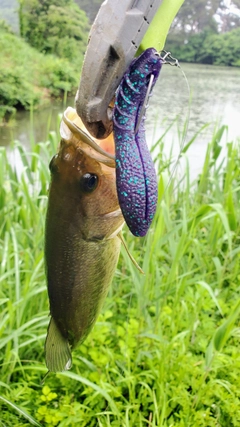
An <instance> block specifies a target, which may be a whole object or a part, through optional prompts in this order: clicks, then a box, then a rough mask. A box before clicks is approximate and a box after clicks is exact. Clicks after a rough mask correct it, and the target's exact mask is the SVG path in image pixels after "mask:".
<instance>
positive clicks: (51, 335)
mask: <svg viewBox="0 0 240 427" xmlns="http://www.w3.org/2000/svg"><path fill="white" fill-rule="evenodd" d="M67 116H68V119H69V117H70V119H69V120H70V121H71V122H72V123H74V121H75V123H78V121H79V118H77V115H76V113H75V110H73V109H70V108H69V109H68V110H67ZM78 125H79V127H83V125H82V123H80V124H79V123H78ZM74 126H75V124H74ZM85 131H86V130H85ZM86 132H87V131H86ZM61 134H62V140H61V144H60V149H59V152H58V154H57V155H56V156H54V157H53V159H52V160H51V162H50V171H51V184H50V189H49V198H48V209H47V217H46V232H45V264H46V276H47V283H48V294H49V301H50V314H51V320H50V323H49V328H48V335H47V338H46V343H45V357H46V365H47V368H48V370H49V371H54V372H57V371H62V370H64V369H69V368H70V367H71V350H72V349H73V348H75V347H76V345H77V344H80V343H82V342H83V341H84V340H85V338H86V337H87V335H88V334H89V332H90V331H91V329H92V327H93V325H94V323H95V322H96V319H97V316H98V314H99V311H100V309H101V307H102V305H103V302H104V300H105V297H106V295H107V292H108V289H109V286H110V284H111V282H112V278H113V275H114V272H115V269H116V265H117V261H118V257H119V251H120V245H121V241H120V239H119V237H118V233H119V232H120V230H121V228H122V226H123V224H124V219H123V216H122V214H121V210H120V208H119V203H118V197H117V191H116V177H115V167H113V164H111V161H110V160H109V159H108V158H107V157H106V158H105V159H104V155H102V154H99V153H97V152H96V151H95V150H94V148H92V147H89V145H88V144H86V143H85V142H83V139H84V138H81V132H80V133H79V132H78V130H77V128H76V131H74V128H73V129H72V130H70V129H69V126H68V125H67V124H66V123H64V122H63V123H62V128H61ZM111 138H112V137H111V136H110V137H109V142H110V145H113V141H112V140H111ZM107 142H108V141H107ZM107 142H106V141H104V142H103V143H104V144H105V146H106V145H107ZM109 162H110V165H108V163H109ZM112 163H114V162H113V161H112Z"/></svg>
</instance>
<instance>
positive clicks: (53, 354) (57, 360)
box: [45, 317, 72, 372]
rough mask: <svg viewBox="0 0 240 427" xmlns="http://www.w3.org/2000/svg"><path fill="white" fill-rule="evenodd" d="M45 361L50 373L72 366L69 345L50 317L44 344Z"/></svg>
mask: <svg viewBox="0 0 240 427" xmlns="http://www.w3.org/2000/svg"><path fill="white" fill-rule="evenodd" d="M45 361H46V365H47V368H48V370H49V371H50V372H61V371H66V370H68V369H70V368H71V366H72V356H71V350H70V347H69V343H68V341H67V339H66V338H64V337H63V336H62V334H61V332H60V331H59V329H58V327H57V325H56V323H55V320H54V319H53V318H52V317H51V320H50V323H49V326H48V332H47V338H46V342H45Z"/></svg>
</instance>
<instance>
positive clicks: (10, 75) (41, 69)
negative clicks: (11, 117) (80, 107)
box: [0, 31, 79, 115]
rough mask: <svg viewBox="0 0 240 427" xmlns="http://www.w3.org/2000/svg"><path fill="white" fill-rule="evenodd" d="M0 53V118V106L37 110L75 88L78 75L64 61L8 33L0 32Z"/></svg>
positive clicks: (2, 109)
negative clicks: (51, 98) (39, 50)
mask: <svg viewBox="0 0 240 427" xmlns="http://www.w3.org/2000/svg"><path fill="white" fill-rule="evenodd" d="M0 51H1V63H0V105H1V106H2V107H1V111H2V113H1V115H3V111H4V109H5V108H3V106H4V107H6V106H8V107H16V108H25V109H28V108H30V107H37V106H39V105H41V104H43V103H45V102H46V101H47V100H49V99H50V97H51V96H61V95H62V94H63V93H64V92H66V91H67V92H72V91H75V90H76V88H77V85H78V79H79V74H78V73H77V72H76V71H75V70H74V68H73V67H72V66H71V64H70V63H69V62H68V61H67V60H65V59H60V58H56V57H55V56H53V55H47V56H46V55H44V54H42V53H39V52H37V51H36V50H35V49H33V48H31V47H30V46H29V45H28V44H27V43H26V42H24V41H23V40H21V39H20V38H19V37H17V36H15V35H13V34H11V33H8V32H4V31H0ZM23 58H24V64H23ZM5 110H6V109H5Z"/></svg>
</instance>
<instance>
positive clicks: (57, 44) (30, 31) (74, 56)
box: [19, 0, 89, 62]
mask: <svg viewBox="0 0 240 427" xmlns="http://www.w3.org/2000/svg"><path fill="white" fill-rule="evenodd" d="M19 13H20V28H21V36H22V37H24V38H25V40H26V41H27V42H28V43H30V44H31V45H32V46H33V47H35V48H36V49H38V50H39V51H40V52H44V53H47V54H48V53H50V54H55V55H57V56H59V57H64V58H67V59H68V60H70V61H73V62H75V61H79V58H82V57H83V54H84V52H85V49H86V45H87V36H88V32H89V23H88V19H87V17H86V14H85V12H84V11H82V10H81V9H79V7H78V6H77V5H76V4H75V3H74V1H73V0H20V9H19Z"/></svg>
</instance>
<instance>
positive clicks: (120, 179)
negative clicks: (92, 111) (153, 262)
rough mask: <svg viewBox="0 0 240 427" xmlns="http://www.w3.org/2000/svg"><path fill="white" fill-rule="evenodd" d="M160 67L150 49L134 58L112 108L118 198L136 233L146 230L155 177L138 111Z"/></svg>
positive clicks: (151, 212)
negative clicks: (150, 82)
mask: <svg viewBox="0 0 240 427" xmlns="http://www.w3.org/2000/svg"><path fill="white" fill-rule="evenodd" d="M161 66H162V63H161V59H160V56H159V54H158V53H157V51H156V50H155V49H153V48H150V49H147V50H146V51H145V52H144V53H143V54H142V55H140V56H139V57H138V58H137V59H135V60H134V61H133V62H132V64H131V65H130V67H129V69H128V70H127V72H126V73H125V75H124V76H123V79H122V81H121V83H120V86H119V88H118V90H117V93H116V101H115V105H114V109H113V130H114V140H115V157H116V183H117V192H118V200H119V205H120V208H121V210H122V213H123V216H124V219H125V221H126V224H127V226H128V227H129V229H130V231H131V232H132V233H133V234H134V235H135V236H144V235H145V234H146V233H147V231H148V229H149V227H150V224H151V222H152V220H153V217H154V214H155V211H156V206H157V197H158V185H157V177H156V172H155V168H154V164H153V161H152V159H151V155H150V153H149V150H148V147H147V144H146V140H145V129H144V117H143V118H141V117H142V114H141V112H142V108H143V105H144V102H145V98H146V96H147V93H148V89H149V81H150V78H151V76H153V78H152V87H153V86H154V84H155V83H156V81H157V78H158V75H159V72H160V70H161ZM139 122H140V123H139ZM136 126H137V128H138V129H136Z"/></svg>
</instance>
